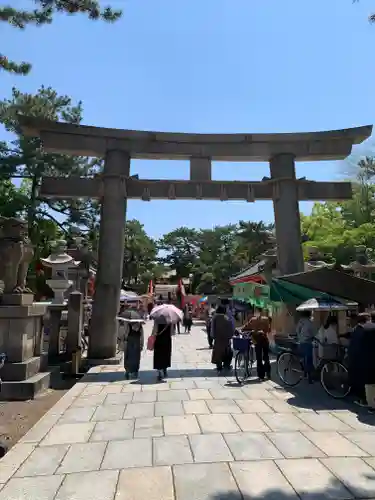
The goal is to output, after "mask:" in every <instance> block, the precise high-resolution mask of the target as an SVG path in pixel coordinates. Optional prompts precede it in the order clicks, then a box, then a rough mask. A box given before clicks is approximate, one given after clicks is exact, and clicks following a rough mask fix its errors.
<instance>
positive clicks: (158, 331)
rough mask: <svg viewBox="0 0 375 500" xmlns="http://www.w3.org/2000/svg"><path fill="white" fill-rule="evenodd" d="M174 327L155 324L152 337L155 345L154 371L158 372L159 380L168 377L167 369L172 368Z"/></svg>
mask: <svg viewBox="0 0 375 500" xmlns="http://www.w3.org/2000/svg"><path fill="white" fill-rule="evenodd" d="M172 327H173V326H172V325H171V324H169V325H160V324H156V323H154V328H153V332H152V335H153V336H154V337H155V343H154V370H157V371H158V380H159V381H162V380H163V378H165V377H166V376H167V369H168V368H169V367H170V366H171V357H172Z"/></svg>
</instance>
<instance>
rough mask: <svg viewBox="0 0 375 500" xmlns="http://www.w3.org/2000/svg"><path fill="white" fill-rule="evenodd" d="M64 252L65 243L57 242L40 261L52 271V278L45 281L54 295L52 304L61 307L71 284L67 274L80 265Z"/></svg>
mask: <svg viewBox="0 0 375 500" xmlns="http://www.w3.org/2000/svg"><path fill="white" fill-rule="evenodd" d="M66 250H67V244H66V241H65V240H58V241H56V242H55V244H54V246H53V250H52V253H51V255H50V256H49V257H47V258H46V259H40V260H41V262H42V264H43V265H44V266H45V267H49V268H50V269H51V270H52V277H51V279H49V280H47V285H48V286H49V287H50V288H51V289H52V291H53V293H54V298H53V300H52V304H54V305H57V304H59V305H63V304H64V303H65V300H64V293H65V292H66V291H67V290H68V288H69V287H70V286H71V285H72V283H73V282H72V281H71V280H69V278H68V272H69V270H70V269H75V268H77V267H78V266H79V264H80V263H79V262H77V261H75V260H74V259H73V257H71V256H70V255H68V254H67V253H66Z"/></svg>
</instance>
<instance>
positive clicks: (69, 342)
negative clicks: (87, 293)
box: [66, 292, 83, 354]
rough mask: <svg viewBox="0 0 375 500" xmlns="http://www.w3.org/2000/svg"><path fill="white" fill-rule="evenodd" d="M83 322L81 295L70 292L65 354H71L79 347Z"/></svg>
mask: <svg viewBox="0 0 375 500" xmlns="http://www.w3.org/2000/svg"><path fill="white" fill-rule="evenodd" d="M82 322H83V295H82V293H81V292H72V293H71V294H70V295H69V302H68V333H67V338H66V352H67V353H68V354H72V353H73V352H75V351H77V349H78V347H80V346H81V335H82Z"/></svg>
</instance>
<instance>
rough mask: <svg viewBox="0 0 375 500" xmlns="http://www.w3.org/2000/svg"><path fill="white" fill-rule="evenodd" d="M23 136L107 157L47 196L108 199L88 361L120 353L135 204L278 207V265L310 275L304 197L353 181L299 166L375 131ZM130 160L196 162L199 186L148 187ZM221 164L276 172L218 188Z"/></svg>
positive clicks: (26, 121)
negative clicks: (265, 166) (300, 171)
mask: <svg viewBox="0 0 375 500" xmlns="http://www.w3.org/2000/svg"><path fill="white" fill-rule="evenodd" d="M20 122H21V125H22V128H23V131H24V133H25V134H26V135H29V136H38V137H40V138H41V139H42V142H43V147H44V148H45V149H46V150H47V151H49V152H55V153H65V154H70V155H77V156H94V157H104V158H105V166H104V171H103V174H101V175H99V176H97V177H94V178H90V179H87V178H75V177H69V178H52V177H46V178H44V179H43V181H42V187H41V196H43V197H49V198H98V199H100V200H101V223H100V238H99V256H98V257H99V258H98V270H97V277H96V289H95V300H94V306H93V314H92V321H91V324H92V327H91V331H90V346H89V357H90V358H91V359H96V360H101V362H104V360H106V359H112V358H113V357H114V356H115V354H116V340H117V321H116V315H117V312H118V304H119V296H120V287H121V276H122V265H123V254H124V225H125V219H126V205H127V204H126V201H127V199H132V198H138V199H143V200H145V201H149V200H153V199H169V200H175V199H192V200H197V199H198V200H199V199H200V200H222V201H225V200H245V201H247V202H253V201H255V200H257V199H260V200H272V201H273V205H274V212H275V226H276V238H277V248H278V265H279V269H280V272H281V273H282V274H292V273H295V272H300V271H302V270H303V254H302V247H301V229H300V216H299V207H298V202H299V200H344V199H350V198H351V197H352V187H351V184H350V183H349V182H314V181H308V180H306V179H305V178H303V179H297V178H296V175H295V162H296V161H318V160H338V159H343V158H346V157H347V156H348V155H349V154H350V153H351V151H352V146H353V145H354V144H360V143H361V142H363V141H364V140H365V139H367V138H368V137H369V136H370V135H371V132H372V126H364V127H357V128H349V129H344V130H334V131H327V132H309V133H291V134H181V133H165V132H144V131H134V130H118V129H108V128H100V127H89V126H83V125H71V124H67V123H60V122H49V121H43V120H39V119H35V118H28V117H20ZM131 158H141V159H167V160H168V159H173V160H176V159H180V160H186V159H188V160H189V161H190V180H188V181H180V180H167V181H164V180H163V181H162V180H149V179H137V178H135V177H134V176H133V177H132V176H130V161H131ZM212 161H236V162H253V161H256V162H259V161H267V162H269V165H270V171H271V175H270V177H269V178H264V179H263V181H260V182H255V181H254V182H240V181H229V182H225V181H212V179H211V162H212Z"/></svg>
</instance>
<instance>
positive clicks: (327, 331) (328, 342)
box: [317, 316, 339, 359]
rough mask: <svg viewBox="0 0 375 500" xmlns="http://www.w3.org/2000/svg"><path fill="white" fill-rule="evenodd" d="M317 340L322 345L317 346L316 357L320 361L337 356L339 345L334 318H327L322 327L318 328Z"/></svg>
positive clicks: (335, 319)
mask: <svg viewBox="0 0 375 500" xmlns="http://www.w3.org/2000/svg"><path fill="white" fill-rule="evenodd" d="M317 338H318V339H319V340H320V342H322V344H324V345H321V344H319V346H318V357H319V358H320V359H324V358H335V357H336V356H337V344H338V343H339V341H338V336H337V318H336V316H328V318H327V321H326V322H325V324H324V326H321V327H320V329H319V332H318V334H317ZM332 344H334V345H335V347H333V345H332Z"/></svg>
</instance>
